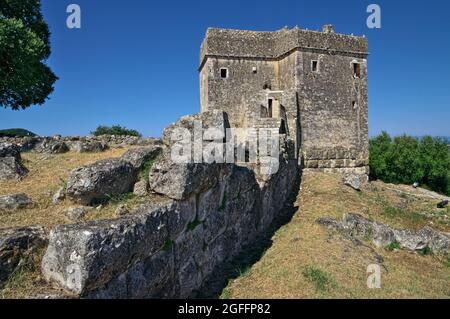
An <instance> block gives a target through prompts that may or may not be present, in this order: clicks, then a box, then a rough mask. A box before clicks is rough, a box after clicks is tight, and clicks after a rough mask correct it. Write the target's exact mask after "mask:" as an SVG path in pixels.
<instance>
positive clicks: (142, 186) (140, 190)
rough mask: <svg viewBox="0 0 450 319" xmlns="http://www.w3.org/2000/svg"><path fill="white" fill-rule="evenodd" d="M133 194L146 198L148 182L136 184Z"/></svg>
mask: <svg viewBox="0 0 450 319" xmlns="http://www.w3.org/2000/svg"><path fill="white" fill-rule="evenodd" d="M133 193H134V195H136V196H139V197H144V196H146V195H147V194H148V181H147V180H146V179H143V180H141V181H139V182H137V183H136V184H134V188H133Z"/></svg>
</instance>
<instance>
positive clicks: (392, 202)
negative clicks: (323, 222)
mask: <svg viewBox="0 0 450 319" xmlns="http://www.w3.org/2000/svg"><path fill="white" fill-rule="evenodd" d="M381 186H382V185H381V184H378V185H377V187H376V188H374V187H373V185H371V186H369V187H367V188H366V189H364V190H363V191H362V192H360V193H358V192H356V191H354V190H352V189H351V188H349V187H346V186H344V185H343V184H342V183H341V178H340V176H339V175H334V174H324V173H312V172H306V173H305V174H304V175H303V180H302V186H301V192H300V194H299V196H298V198H297V201H296V206H298V207H299V210H298V211H297V213H296V214H295V215H294V217H293V218H292V220H291V222H290V223H288V224H287V225H285V226H283V227H282V228H281V229H279V230H278V231H277V233H276V234H275V235H274V236H273V238H272V240H273V244H272V246H271V248H269V249H268V251H267V252H266V254H265V255H264V256H263V257H262V258H261V259H260V260H259V261H258V262H257V263H256V264H254V265H253V266H252V268H251V269H250V271H248V272H247V273H246V276H244V277H239V278H237V279H235V280H233V281H231V282H230V283H229V285H228V286H227V287H226V289H225V290H224V292H223V294H222V297H223V298H450V268H449V266H448V265H447V264H446V263H445V262H442V261H441V260H439V259H438V258H437V257H436V256H433V255H429V256H421V255H419V254H417V253H411V252H406V251H397V250H395V251H392V252H390V251H388V250H386V249H383V248H375V246H373V245H372V244H371V243H369V242H367V243H366V242H353V241H351V240H349V239H347V238H344V237H342V236H341V235H340V234H337V233H333V232H330V231H328V230H326V229H324V228H322V227H321V226H319V225H317V224H316V220H317V219H318V218H321V217H334V218H342V215H343V213H346V212H354V213H359V214H361V215H363V216H365V217H368V218H372V219H374V220H377V221H380V222H385V223H388V224H390V225H392V226H395V227H400V228H404V227H412V228H419V227H422V226H425V225H431V224H430V223H433V225H431V226H433V227H435V226H436V227H435V228H438V229H440V230H443V231H447V232H448V231H449V230H450V227H449V225H448V224H447V223H438V222H436V219H435V218H434V217H433V216H432V215H429V214H425V215H426V217H425V218H417V217H410V216H408V215H407V214H408V213H407V212H410V211H418V212H419V211H420V212H422V210H421V209H420V207H422V205H423V207H426V208H428V209H430V212H431V211H433V210H435V208H433V207H432V201H430V202H429V203H425V200H423V199H419V200H417V199H415V198H413V199H409V200H405V198H403V197H402V196H399V195H398V193H396V192H393V191H389V190H386V189H383V188H382V187H381ZM434 205H435V204H434ZM391 206H392V207H398V208H399V209H401V211H402V212H404V214H401V215H394V216H391V215H388V214H386V213H385V209H386V207H391ZM405 216H406V217H405ZM380 262H381V265H382V288H381V289H368V288H367V277H368V274H367V267H368V265H370V264H379V263H380ZM322 288H323V289H322Z"/></svg>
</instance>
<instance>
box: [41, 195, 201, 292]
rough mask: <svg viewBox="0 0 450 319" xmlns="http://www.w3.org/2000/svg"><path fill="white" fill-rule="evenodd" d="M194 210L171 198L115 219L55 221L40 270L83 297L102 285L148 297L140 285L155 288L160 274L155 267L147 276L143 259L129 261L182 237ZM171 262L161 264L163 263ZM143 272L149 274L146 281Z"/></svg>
mask: <svg viewBox="0 0 450 319" xmlns="http://www.w3.org/2000/svg"><path fill="white" fill-rule="evenodd" d="M194 211H195V210H194V208H193V207H187V206H185V205H184V204H180V203H175V202H173V201H172V202H169V203H167V204H165V205H163V206H162V207H159V208H157V209H156V210H154V209H150V210H149V211H148V210H147V208H145V207H142V208H141V211H140V212H138V213H137V214H133V215H130V216H125V217H122V218H120V219H117V220H112V221H111V220H104V221H94V222H89V223H85V224H74V225H61V226H57V227H56V228H55V229H53V230H52V231H51V233H50V242H49V246H48V249H47V252H46V254H45V256H44V258H43V262H42V273H43V275H44V277H45V278H46V279H47V280H53V281H56V282H57V283H59V284H60V285H61V286H62V287H63V288H65V289H67V290H68V291H70V292H73V293H77V294H80V295H81V296H89V295H90V294H93V293H95V291H96V290H98V289H100V288H102V290H103V296H111V295H114V296H116V297H117V296H121V297H122V298H124V297H127V296H128V297H141V298H142V297H145V295H144V294H142V293H143V292H142V291H141V289H137V286H140V285H142V284H145V287H142V288H146V289H144V290H148V289H151V288H152V287H153V288H155V284H156V283H157V282H158V276H156V274H154V273H153V272H151V273H147V274H148V275H145V274H146V271H149V268H146V267H143V264H141V263H140V264H138V265H136V267H138V268H139V269H134V268H133V267H132V268H133V269H130V265H133V264H134V261H138V260H142V261H145V260H147V258H149V257H150V256H152V255H154V254H155V253H156V252H158V251H159V250H161V248H162V247H163V246H164V244H165V243H166V242H167V240H168V238H169V237H171V238H175V237H176V236H178V235H179V233H180V232H181V231H183V230H184V229H186V225H187V224H188V223H189V222H191V221H192V219H193V216H194ZM169 215H170V216H172V217H171V218H172V220H171V222H170V223H169V222H168V216H169ZM174 217H177V218H174ZM175 221H176V222H175ZM144 263H145V264H148V262H144ZM167 264H168V263H165V262H163V263H162V265H163V267H166V265H167ZM166 269H167V268H166ZM161 270H162V269H161ZM127 271H130V272H131V273H128V275H127V276H129V277H127V276H121V274H122V273H124V272H127ZM133 271H134V273H133ZM142 276H146V281H145V282H144V283H143V282H142V281H141V280H140V278H142ZM121 278H122V279H123V280H125V281H127V282H129V283H128V285H125V286H129V287H131V288H133V289H129V291H123V287H124V285H123V281H122V279H121ZM108 282H110V284H109V285H108V286H105V284H106V283H108ZM114 283H117V284H118V285H114ZM120 283H121V284H120ZM120 287H122V288H120ZM127 294H128V295H127ZM140 294H141V295H140ZM147 296H149V295H148V294H147Z"/></svg>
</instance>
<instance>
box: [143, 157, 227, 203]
mask: <svg viewBox="0 0 450 319" xmlns="http://www.w3.org/2000/svg"><path fill="white" fill-rule="evenodd" d="M226 167H227V165H226V164H195V163H189V164H174V163H172V162H171V161H170V160H166V161H162V162H158V163H155V165H153V168H152V170H151V171H150V178H149V179H150V190H152V191H153V192H155V193H158V194H162V195H165V196H168V197H170V198H172V199H178V200H184V199H187V198H188V197H189V196H191V195H192V194H194V193H200V192H202V191H204V190H206V189H208V188H212V187H213V186H214V185H216V184H217V182H218V181H219V177H220V172H221V171H222V168H224V169H226Z"/></svg>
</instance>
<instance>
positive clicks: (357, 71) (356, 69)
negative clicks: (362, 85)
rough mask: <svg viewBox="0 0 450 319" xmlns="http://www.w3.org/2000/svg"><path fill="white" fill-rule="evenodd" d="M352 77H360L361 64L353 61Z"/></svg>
mask: <svg viewBox="0 0 450 319" xmlns="http://www.w3.org/2000/svg"><path fill="white" fill-rule="evenodd" d="M353 77H355V78H358V79H359V78H360V77H361V65H360V64H359V63H353Z"/></svg>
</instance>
